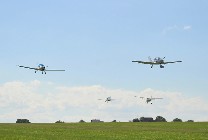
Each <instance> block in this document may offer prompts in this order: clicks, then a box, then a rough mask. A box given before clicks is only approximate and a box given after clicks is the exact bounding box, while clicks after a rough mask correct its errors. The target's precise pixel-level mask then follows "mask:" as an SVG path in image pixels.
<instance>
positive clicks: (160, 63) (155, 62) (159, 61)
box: [132, 57, 182, 68]
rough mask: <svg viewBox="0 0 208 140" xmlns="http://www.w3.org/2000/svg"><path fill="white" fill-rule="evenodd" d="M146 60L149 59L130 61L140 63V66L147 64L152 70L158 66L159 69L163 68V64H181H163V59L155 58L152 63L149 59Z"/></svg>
mask: <svg viewBox="0 0 208 140" xmlns="http://www.w3.org/2000/svg"><path fill="white" fill-rule="evenodd" d="M148 58H149V61H132V62H137V63H142V64H149V65H151V68H153V65H160V68H164V66H163V65H165V64H168V63H176V62H182V61H167V62H165V61H164V59H165V57H163V58H160V57H156V58H155V59H154V60H153V61H152V59H151V58H150V57H148Z"/></svg>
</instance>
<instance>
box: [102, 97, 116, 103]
mask: <svg viewBox="0 0 208 140" xmlns="http://www.w3.org/2000/svg"><path fill="white" fill-rule="evenodd" d="M98 100H103V99H98ZM112 100H115V99H112V98H111V97H107V98H106V99H105V102H107V103H108V102H110V101H112Z"/></svg>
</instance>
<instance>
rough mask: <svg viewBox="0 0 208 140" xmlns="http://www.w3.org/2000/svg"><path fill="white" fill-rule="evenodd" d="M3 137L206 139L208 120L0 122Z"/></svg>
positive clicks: (109, 139) (5, 139) (119, 139)
mask: <svg viewBox="0 0 208 140" xmlns="http://www.w3.org/2000/svg"><path fill="white" fill-rule="evenodd" d="M0 132H1V133H0V139H4V140H11V139H27V140H37V139H53V140H63V139H71V140H98V139H99V140H138V139H145V140H191V139H192V140H207V139H208V122H194V123H193V122H190V123H188V122H162V123H159V122H151V123H146V122H142V123H141V122H137V123H133V122H110V123H59V124H55V123H42V124H38V123H34V124H33V123H31V124H13V123H10V124H6V123H4V124H0Z"/></svg>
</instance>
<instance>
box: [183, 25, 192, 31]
mask: <svg viewBox="0 0 208 140" xmlns="http://www.w3.org/2000/svg"><path fill="white" fill-rule="evenodd" d="M183 29H184V30H191V29H192V26H191V25H186V26H184V27H183Z"/></svg>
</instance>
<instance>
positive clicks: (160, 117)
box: [155, 116, 167, 122]
mask: <svg viewBox="0 0 208 140" xmlns="http://www.w3.org/2000/svg"><path fill="white" fill-rule="evenodd" d="M155 122H167V121H166V119H165V118H163V117H162V116H157V117H156V119H155Z"/></svg>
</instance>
